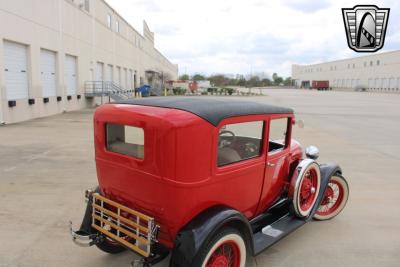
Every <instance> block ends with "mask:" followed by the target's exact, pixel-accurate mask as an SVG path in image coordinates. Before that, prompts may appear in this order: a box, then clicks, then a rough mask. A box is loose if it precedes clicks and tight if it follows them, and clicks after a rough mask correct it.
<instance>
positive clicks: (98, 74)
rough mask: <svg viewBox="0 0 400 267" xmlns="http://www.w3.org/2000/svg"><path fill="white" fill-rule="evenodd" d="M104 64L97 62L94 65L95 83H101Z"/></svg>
mask: <svg viewBox="0 0 400 267" xmlns="http://www.w3.org/2000/svg"><path fill="white" fill-rule="evenodd" d="M103 68H104V64H103V63H101V62H97V64H96V81H103V73H104V70H103Z"/></svg>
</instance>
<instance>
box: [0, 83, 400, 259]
mask: <svg viewBox="0 0 400 267" xmlns="http://www.w3.org/2000/svg"><path fill="white" fill-rule="evenodd" d="M266 94H268V95H267V96H259V97H242V98H246V99H249V100H252V101H257V102H266V103H272V104H276V105H282V106H288V107H292V108H294V110H295V112H296V116H297V119H298V120H299V119H301V120H303V121H304V124H305V127H304V128H298V127H297V126H295V130H294V137H295V138H296V139H297V140H299V141H300V142H301V143H302V145H303V146H304V147H305V146H308V145H311V144H314V145H317V146H318V147H319V148H320V153H321V157H320V161H321V162H326V161H336V162H338V163H339V164H340V165H341V166H342V168H343V171H344V176H345V177H346V178H347V179H348V182H349V185H350V190H351V191H350V199H349V202H348V204H347V207H346V208H345V210H344V211H343V213H342V214H340V215H339V216H338V217H336V218H335V219H333V220H331V221H327V222H311V223H309V224H306V225H305V226H304V227H302V228H300V229H299V230H298V231H296V232H294V233H293V234H291V235H290V236H288V237H286V238H285V239H283V240H282V241H280V242H279V243H277V244H276V245H274V246H273V247H271V248H269V249H268V250H266V251H265V252H263V253H262V254H261V255H259V256H257V257H256V258H251V257H250V259H249V261H248V264H247V266H249V267H255V266H259V267H261V266H268V267H274V266H399V262H400V223H399V222H400V177H399V173H400V154H399V151H400V123H399V121H400V108H399V103H400V95H399V94H378V93H365V92H337V91H306V90H291V89H279V90H278V89H275V90H270V91H268V92H266ZM236 98H238V97H231V99H233V100H234V99H236ZM93 111H94V110H92V109H88V110H82V111H78V112H71V113H65V114H61V115H56V116H52V117H47V118H42V119H37V120H33V121H28V122H23V123H18V124H13V125H7V126H3V127H0V159H1V160H0V202H1V208H0V225H1V228H0V240H1V242H0V266H96V267H101V266H129V264H130V262H131V261H132V260H133V259H135V255H134V254H132V253H130V252H125V253H122V254H119V255H107V254H104V253H103V252H101V251H99V250H98V249H96V248H94V247H93V248H81V247H78V246H75V245H74V244H73V243H72V241H71V238H70V235H69V232H68V227H69V221H70V220H72V221H73V223H74V226H75V227H78V226H79V223H80V220H81V218H82V215H83V212H84V208H85V203H84V198H83V192H84V190H85V189H86V188H89V187H92V186H93V185H95V184H96V182H97V181H96V171H95V164H94V153H93V136H92V113H93ZM158 266H160V267H162V266H164V267H166V266H168V264H167V262H163V263H161V264H159V265H158Z"/></svg>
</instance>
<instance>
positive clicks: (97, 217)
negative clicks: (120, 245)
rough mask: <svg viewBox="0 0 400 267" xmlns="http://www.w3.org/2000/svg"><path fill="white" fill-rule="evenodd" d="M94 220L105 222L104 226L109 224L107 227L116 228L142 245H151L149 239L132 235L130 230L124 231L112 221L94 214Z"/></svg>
mask: <svg viewBox="0 0 400 267" xmlns="http://www.w3.org/2000/svg"><path fill="white" fill-rule="evenodd" d="M93 218H95V219H96V220H99V221H101V222H103V223H104V224H107V225H109V226H111V227H112V228H114V229H116V230H119V231H120V232H122V233H124V234H126V235H127V236H129V237H131V238H133V239H136V240H137V241H139V242H140V243H142V244H144V245H149V241H148V240H147V239H144V238H142V237H140V236H137V235H136V234H134V233H131V232H129V231H128V230H126V229H124V228H122V227H120V226H118V225H116V224H114V223H112V222H110V221H107V220H106V219H103V218H101V217H100V216H97V215H94V214H93ZM92 225H93V224H92ZM94 225H96V224H94ZM107 232H108V233H110V232H109V231H107ZM110 234H112V233H110Z"/></svg>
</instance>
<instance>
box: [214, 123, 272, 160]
mask: <svg viewBox="0 0 400 267" xmlns="http://www.w3.org/2000/svg"><path fill="white" fill-rule="evenodd" d="M263 128H264V122H263V121H252V122H242V123H233V124H227V125H225V126H222V127H221V129H220V130H219V138H218V162H217V164H218V166H224V165H227V164H230V163H234V162H238V161H242V160H245V159H250V158H254V157H258V156H260V155H261V150H262V136H263Z"/></svg>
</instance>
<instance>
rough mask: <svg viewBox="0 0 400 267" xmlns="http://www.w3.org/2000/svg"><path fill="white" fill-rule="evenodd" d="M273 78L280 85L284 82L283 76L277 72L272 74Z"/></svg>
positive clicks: (275, 83)
mask: <svg viewBox="0 0 400 267" xmlns="http://www.w3.org/2000/svg"><path fill="white" fill-rule="evenodd" d="M272 80H273V81H274V85H280V84H281V83H283V78H282V77H279V76H278V74H277V73H276V72H275V73H274V74H272Z"/></svg>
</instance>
